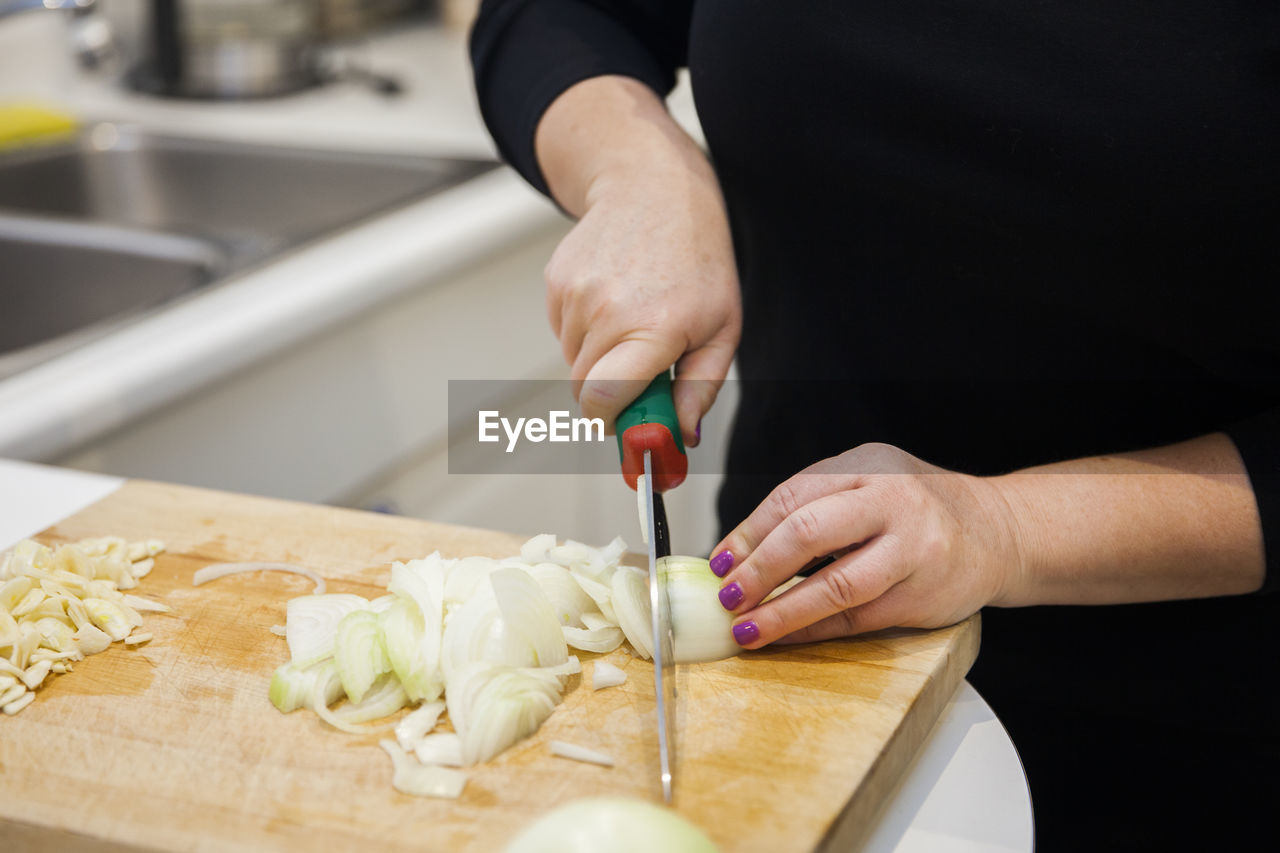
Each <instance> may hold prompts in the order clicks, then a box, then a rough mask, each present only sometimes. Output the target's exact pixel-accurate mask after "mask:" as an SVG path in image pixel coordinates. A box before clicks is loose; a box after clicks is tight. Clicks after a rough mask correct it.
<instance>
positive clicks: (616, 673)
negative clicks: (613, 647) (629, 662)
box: [591, 660, 627, 690]
mask: <svg viewBox="0 0 1280 853" xmlns="http://www.w3.org/2000/svg"><path fill="white" fill-rule="evenodd" d="M626 680H627V674H626V673H625V672H623V671H622V670H621V669H619V668H618V667H616V666H614V665H613V664H611V663H609V662H608V661H607V660H598V661H596V662H595V665H594V666H593V667H592V668H591V689H592V690H603V689H604V688H606V687H617V686H618V685H619V684H624V683H625V682H626Z"/></svg>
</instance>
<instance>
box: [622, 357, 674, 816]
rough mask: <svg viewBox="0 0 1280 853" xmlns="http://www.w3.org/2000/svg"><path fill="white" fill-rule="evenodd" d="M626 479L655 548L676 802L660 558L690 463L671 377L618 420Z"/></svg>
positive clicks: (663, 762) (666, 759)
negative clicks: (674, 499) (666, 501)
mask: <svg viewBox="0 0 1280 853" xmlns="http://www.w3.org/2000/svg"><path fill="white" fill-rule="evenodd" d="M617 433H618V451H619V453H620V455H621V457H622V476H623V478H624V479H625V480H626V481H627V485H629V486H631V488H633V489H635V490H636V492H637V495H638V496H639V497H640V499H641V500H642V502H643V504H642V525H641V528H642V532H643V534H644V537H645V542H646V543H647V544H648V546H649V608H650V612H651V614H652V620H653V621H652V630H653V686H654V695H655V696H656V698H657V728H658V774H659V783H660V785H661V787H662V798H663V800H664V801H665V802H667V803H670V802H671V800H672V789H673V784H674V779H675V731H676V726H675V720H676V679H675V659H674V653H673V650H672V646H673V636H672V633H671V602H670V599H669V598H668V596H667V588H666V576H665V575H664V574H662V573H660V572H659V571H658V558H660V557H667V556H670V555H671V536H670V531H669V528H668V527H667V513H666V508H665V507H664V505H663V502H662V493H663V492H664V491H666V490H667V489H671V488H675V487H676V486H678V485H680V483H682V482H684V478H685V476H686V475H687V474H688V472H689V458H688V457H687V456H686V455H685V452H684V442H683V441H682V440H681V436H680V422H679V420H678V419H677V418H676V409H675V402H674V401H673V400H672V397H671V377H670V375H669V374H667V373H663V374H660V375H659V376H658V377H657V378H655V379H654V380H653V381H652V382H651V383H649V386H648V387H647V388H645V390H644V391H643V392H642V393H641V394H640V396H639V397H637V398H636V399H635V401H633V402H632V403H631V405H629V406H628V407H627V408H626V409H625V410H623V412H622V414H621V415H619V416H618V422H617Z"/></svg>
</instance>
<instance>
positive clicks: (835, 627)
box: [773, 583, 910, 645]
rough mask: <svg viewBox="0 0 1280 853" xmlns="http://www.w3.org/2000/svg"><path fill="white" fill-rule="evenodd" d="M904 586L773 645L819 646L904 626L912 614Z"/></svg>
mask: <svg viewBox="0 0 1280 853" xmlns="http://www.w3.org/2000/svg"><path fill="white" fill-rule="evenodd" d="M905 587H906V585H905V584H902V583H899V584H897V585H896V586H894V587H892V588H891V589H890V590H889V591H888V592H886V593H885V594H884V595H882V596H880V597H879V598H877V599H875V600H874V601H868V602H867V603H866V604H864V605H862V606H861V607H855V608H853V609H851V610H844V611H841V612H840V613H835V614H832V615H831V616H828V617H827V618H825V619H819V620H818V621H817V622H814V623H813V624H812V625H808V626H806V627H804V628H801V629H800V630H798V631H793V632H791V633H790V634H787V635H786V636H785V637H779V638H778V639H776V640H774V641H773V643H774V645H792V644H794V643H817V642H820V641H822V640H832V639H836V638H838V637H853V636H856V635H858V634H869V633H871V632H872V631H883V630H884V629H885V628H893V627H896V626H899V625H905V624H906V623H907V622H908V621H909V619H908V615H909V613H910V609H909V608H908V602H909V598H910V593H909V592H908V591H907V590H906V588H905Z"/></svg>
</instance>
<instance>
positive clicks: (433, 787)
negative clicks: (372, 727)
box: [378, 740, 467, 799]
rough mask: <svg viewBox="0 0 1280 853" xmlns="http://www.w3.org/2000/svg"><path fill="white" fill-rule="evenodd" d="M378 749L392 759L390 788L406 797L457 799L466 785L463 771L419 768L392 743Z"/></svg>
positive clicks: (417, 764) (442, 768)
mask: <svg viewBox="0 0 1280 853" xmlns="http://www.w3.org/2000/svg"><path fill="white" fill-rule="evenodd" d="M378 745H379V746H381V747H382V748H383V749H384V750H385V751H386V753H387V755H389V756H391V762H392V764H393V765H394V766H395V775H394V777H393V778H392V781H391V784H392V785H393V786H394V787H395V789H396V790H397V791H399V792H401V793H403V794H411V795H413V796H415V797H445V798H448V799H457V797H458V795H459V794H461V793H462V789H463V787H464V786H465V785H466V784H467V774H465V773H463V772H462V771H461V770H450V769H448V768H447V767H428V766H426V765H423V764H419V763H417V762H416V761H414V760H413V759H412V758H411V757H410V756H409V754H408V753H406V752H405V751H404V750H402V749H401V748H400V746H399V744H397V743H396V742H395V741H393V740H383V741H379V742H378Z"/></svg>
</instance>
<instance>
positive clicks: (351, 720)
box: [311, 671, 409, 735]
mask: <svg viewBox="0 0 1280 853" xmlns="http://www.w3.org/2000/svg"><path fill="white" fill-rule="evenodd" d="M335 681H340V680H339V679H338V674H337V672H336V671H334V672H332V673H331V674H330V675H329V677H328V678H327V679H325V680H324V681H323V682H320V683H319V684H317V686H316V688H315V692H314V693H313V694H312V697H311V710H313V711H315V712H316V714H317V715H318V716H319V717H320V719H322V720H324V721H325V722H326V723H328V724H329V725H331V726H333V727H334V728H335V729H339V730H341V731H344V732H346V733H347V734H352V735H363V734H369V733H370V732H376V731H382V730H384V729H386V728H387V726H358V725H356V723H364V722H368V721H369V720H377V719H381V718H382V717H385V716H387V715H389V714H394V713H395V712H396V711H399V710H400V709H401V708H403V707H404V706H405V703H406V702H408V698H409V697H407V696H406V695H405V693H404V688H403V687H401V686H400V682H399V681H397V680H396V679H395V677H394V676H386V677H384V678H382V679H381V680H380V681H378V682H377V683H376V684H375V685H374V687H373V689H372V690H371V691H370V693H369V695H368V696H366V697H365V699H364V701H363V702H360V703H357V704H354V705H350V704H349V705H346V706H344V707H342V708H341V709H340V710H338V711H334V710H331V709H330V708H329V707H328V705H327V701H328V697H329V696H331V695H333V683H334V682H335Z"/></svg>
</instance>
